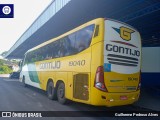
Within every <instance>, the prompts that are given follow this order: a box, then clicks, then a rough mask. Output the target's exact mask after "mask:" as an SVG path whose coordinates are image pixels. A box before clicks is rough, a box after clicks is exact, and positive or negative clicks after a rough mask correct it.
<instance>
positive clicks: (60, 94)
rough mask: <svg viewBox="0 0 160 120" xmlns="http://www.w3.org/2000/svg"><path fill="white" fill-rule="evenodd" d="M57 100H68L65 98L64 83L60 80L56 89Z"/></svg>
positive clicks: (65, 101) (64, 102) (63, 101)
mask: <svg viewBox="0 0 160 120" xmlns="http://www.w3.org/2000/svg"><path fill="white" fill-rule="evenodd" d="M57 98H58V102H59V103H61V104H66V103H67V102H68V100H67V99H66V98H65V85H64V83H63V82H61V83H60V84H59V86H58V89H57Z"/></svg>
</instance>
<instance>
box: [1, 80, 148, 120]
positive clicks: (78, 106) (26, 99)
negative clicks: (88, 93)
mask: <svg viewBox="0 0 160 120" xmlns="http://www.w3.org/2000/svg"><path fill="white" fill-rule="evenodd" d="M0 111H81V112H82V116H83V111H106V112H108V111H148V109H144V108H139V107H136V106H134V105H127V106H120V107H111V108H107V107H95V106H91V105H86V104H82V103H76V102H70V103H69V104H67V105H61V104H60V103H58V102H57V101H54V100H49V99H48V98H47V96H46V94H45V92H44V91H41V90H39V89H36V88H34V87H31V86H28V87H23V86H22V84H21V83H20V82H19V81H18V80H17V79H9V78H0ZM73 114H74V112H73ZM84 114H85V115H86V114H87V113H86V112H85V113H84ZM64 116H65V115H64ZM48 119H49V118H48ZM63 119H68V118H63ZM69 119H70V118H69ZM73 119H75V118H73ZM76 119H77V120H78V119H82V118H76ZM83 119H84V118H83ZM85 119H87V120H92V119H97V118H95V117H87V118H86V117H85ZM98 119H102V120H103V119H104V120H105V119H107V118H106V117H99V118H98ZM110 119H115V118H110ZM116 119H117V118H116ZM121 119H122V118H121ZM127 119H128V118H127ZM130 119H134V118H130ZM136 119H137V118H136ZM146 119H148V120H149V119H150V118H146ZM70 120H71V119H70Z"/></svg>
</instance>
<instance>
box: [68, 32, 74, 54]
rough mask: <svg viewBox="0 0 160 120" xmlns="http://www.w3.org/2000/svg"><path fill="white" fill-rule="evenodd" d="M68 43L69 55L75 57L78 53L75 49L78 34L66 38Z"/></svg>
mask: <svg viewBox="0 0 160 120" xmlns="http://www.w3.org/2000/svg"><path fill="white" fill-rule="evenodd" d="M66 43H67V53H66V54H67V55H73V54H75V53H77V51H76V49H75V43H76V34H75V33H73V34H70V35H68V36H67V38H66Z"/></svg>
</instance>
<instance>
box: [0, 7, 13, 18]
mask: <svg viewBox="0 0 160 120" xmlns="http://www.w3.org/2000/svg"><path fill="white" fill-rule="evenodd" d="M13 17H14V5H13V4H0V18H13Z"/></svg>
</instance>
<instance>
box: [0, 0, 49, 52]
mask: <svg viewBox="0 0 160 120" xmlns="http://www.w3.org/2000/svg"><path fill="white" fill-rule="evenodd" d="M51 1H52V0H0V4H14V18H0V54H1V53H2V52H4V51H8V50H9V49H10V48H11V47H12V46H13V45H14V43H15V42H16V41H17V40H18V39H19V38H20V36H21V35H22V34H23V33H24V32H25V31H26V29H27V28H28V27H29V26H30V25H31V24H32V23H33V22H34V20H35V19H36V18H37V17H38V16H39V15H40V14H41V13H42V12H43V11H44V10H45V8H46V7H47V6H48V5H49V4H50V3H51Z"/></svg>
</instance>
